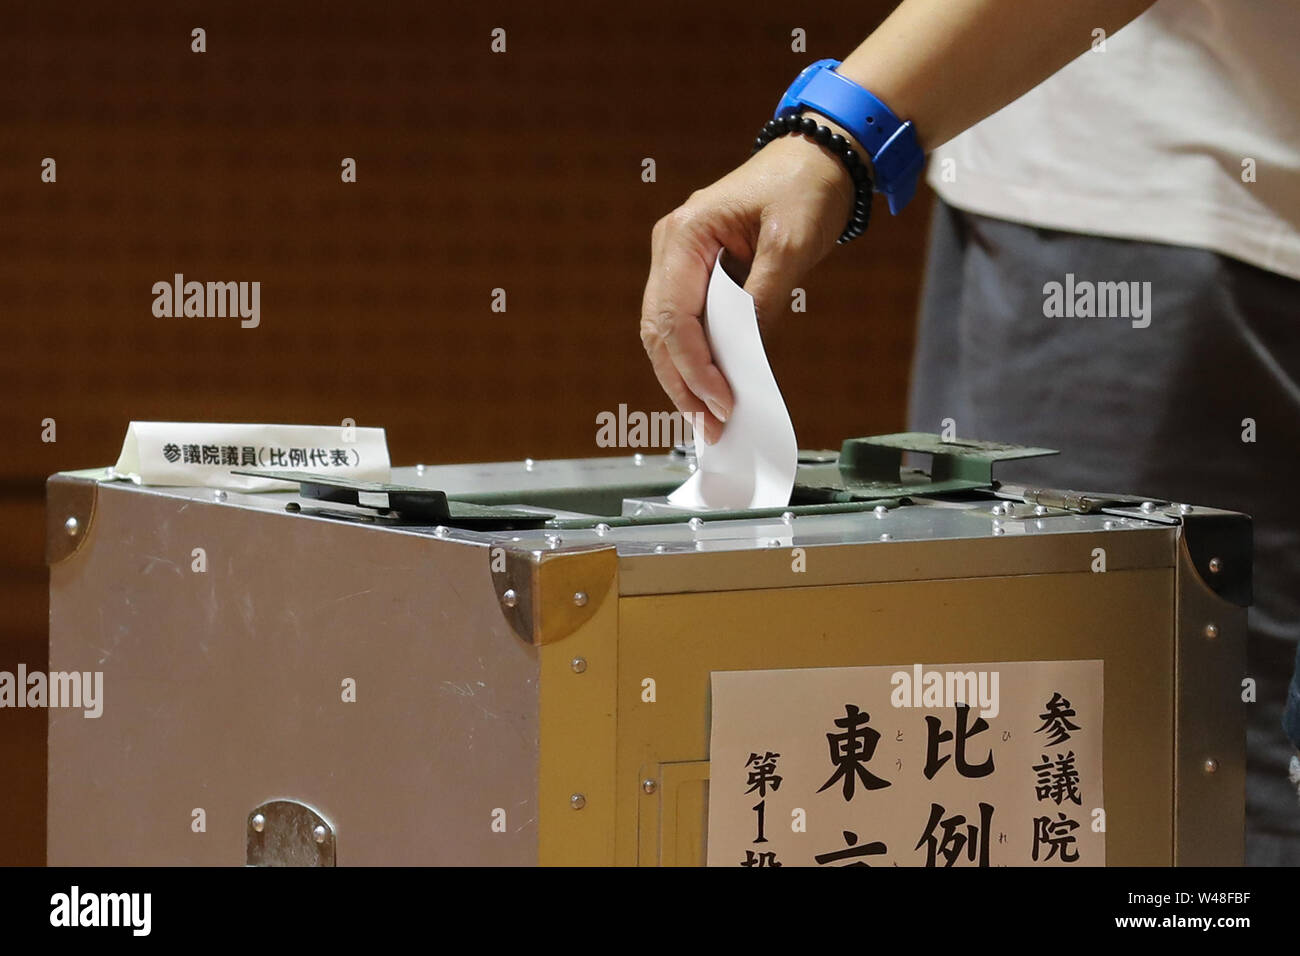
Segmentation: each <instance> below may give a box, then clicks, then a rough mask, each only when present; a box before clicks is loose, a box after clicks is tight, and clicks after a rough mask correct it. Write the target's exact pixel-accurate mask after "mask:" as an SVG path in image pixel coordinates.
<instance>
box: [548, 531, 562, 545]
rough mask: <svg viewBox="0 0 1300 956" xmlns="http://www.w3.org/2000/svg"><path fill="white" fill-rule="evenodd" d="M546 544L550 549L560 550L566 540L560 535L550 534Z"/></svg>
mask: <svg viewBox="0 0 1300 956" xmlns="http://www.w3.org/2000/svg"><path fill="white" fill-rule="evenodd" d="M546 544H547V545H548V546H549V547H552V548H558V547H559V546H560V545H562V544H564V539H563V538H561V537H560V536H559V535H558V534H548V535H547V536H546Z"/></svg>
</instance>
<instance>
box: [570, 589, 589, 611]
mask: <svg viewBox="0 0 1300 956" xmlns="http://www.w3.org/2000/svg"><path fill="white" fill-rule="evenodd" d="M573 603H574V604H576V605H577V606H578V607H586V606H587V592H586V591H574V592H573Z"/></svg>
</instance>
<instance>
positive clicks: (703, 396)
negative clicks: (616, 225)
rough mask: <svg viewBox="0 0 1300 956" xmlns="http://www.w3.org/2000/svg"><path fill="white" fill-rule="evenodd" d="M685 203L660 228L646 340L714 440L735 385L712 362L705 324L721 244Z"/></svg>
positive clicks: (645, 304) (671, 387)
mask: <svg viewBox="0 0 1300 956" xmlns="http://www.w3.org/2000/svg"><path fill="white" fill-rule="evenodd" d="M710 236H711V234H710V230H709V229H708V228H707V225H706V224H704V223H701V222H699V221H698V220H697V219H696V218H695V213H694V212H693V211H691V210H689V209H686V208H685V207H684V208H683V209H682V210H678V211H677V212H674V213H673V214H671V215H670V216H668V217H666V218H665V219H664V220H660V222H659V223H658V224H657V225H656V226H655V230H654V232H653V233H652V253H651V263H650V278H649V280H648V282H647V283H646V290H645V296H644V298H643V300H642V303H641V341H642V343H643V344H644V346H645V349H646V352H647V354H649V356H650V360H651V364H652V365H653V367H654V370H655V376H656V377H657V378H658V379H659V383H660V385H661V386H663V389H664V391H665V392H666V393H667V394H668V396H669V398H671V399H672V400H673V403H674V404H675V405H676V406H677V408H678V410H679V411H681V412H683V413H686V414H692V415H702V416H703V423H702V425H703V427H702V431H703V433H704V434H703V437H704V438H705V440H706V441H713V440H716V438H717V437H718V436H719V435H720V434H721V431H722V423H723V422H725V421H726V420H727V418H728V417H729V416H730V414H731V408H732V403H733V397H732V394H731V388H730V386H728V385H727V380H726V378H725V377H724V376H723V374H722V372H721V370H719V369H718V367H717V366H716V365H715V364H714V363H713V357H712V355H711V354H710V352H709V346H708V340H707V338H706V337H705V334H704V328H703V326H702V324H701V316H702V314H703V312H704V302H705V296H706V294H707V291H708V285H709V275H710V272H711V270H712V265H713V259H714V257H715V256H716V255H717V251H718V249H719V248H721V243H720V242H718V241H717V239H714V238H711V237H710Z"/></svg>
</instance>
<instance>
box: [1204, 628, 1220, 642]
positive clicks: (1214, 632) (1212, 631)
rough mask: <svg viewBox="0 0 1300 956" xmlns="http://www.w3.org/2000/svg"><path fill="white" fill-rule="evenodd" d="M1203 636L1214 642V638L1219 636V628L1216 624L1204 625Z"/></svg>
mask: <svg viewBox="0 0 1300 956" xmlns="http://www.w3.org/2000/svg"><path fill="white" fill-rule="evenodd" d="M1205 636H1206V637H1208V638H1209V639H1210V640H1214V639H1215V638H1216V637H1218V636H1219V626H1218V625H1217V624H1207V625H1205Z"/></svg>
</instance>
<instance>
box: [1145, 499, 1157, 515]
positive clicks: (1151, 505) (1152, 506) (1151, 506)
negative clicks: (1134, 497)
mask: <svg viewBox="0 0 1300 956" xmlns="http://www.w3.org/2000/svg"><path fill="white" fill-rule="evenodd" d="M1142 510H1143V511H1145V512H1146V513H1147V514H1150V513H1151V512H1153V511H1155V510H1156V503H1155V502H1154V501H1144V502H1142Z"/></svg>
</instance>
